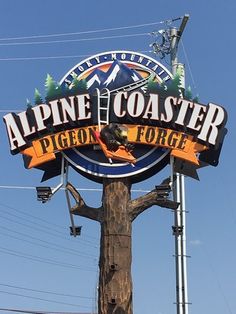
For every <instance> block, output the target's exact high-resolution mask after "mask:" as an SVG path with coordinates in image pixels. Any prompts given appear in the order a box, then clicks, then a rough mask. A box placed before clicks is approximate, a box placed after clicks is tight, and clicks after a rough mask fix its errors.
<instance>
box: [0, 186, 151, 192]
mask: <svg viewBox="0 0 236 314" xmlns="http://www.w3.org/2000/svg"><path fill="white" fill-rule="evenodd" d="M0 189H16V190H18V189H19V190H35V186H19V185H0ZM63 189H64V188H61V190H63ZM76 190H78V191H85V192H102V189H95V188H91V189H90V188H80V187H78V188H76ZM131 192H135V193H148V192H150V190H142V189H132V190H131Z"/></svg>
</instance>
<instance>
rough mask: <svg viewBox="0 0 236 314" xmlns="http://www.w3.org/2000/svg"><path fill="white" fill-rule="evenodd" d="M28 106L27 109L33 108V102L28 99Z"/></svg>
mask: <svg viewBox="0 0 236 314" xmlns="http://www.w3.org/2000/svg"><path fill="white" fill-rule="evenodd" d="M26 105H27V108H32V107H33V106H32V104H31V101H30V100H29V99H28V98H27V99H26Z"/></svg>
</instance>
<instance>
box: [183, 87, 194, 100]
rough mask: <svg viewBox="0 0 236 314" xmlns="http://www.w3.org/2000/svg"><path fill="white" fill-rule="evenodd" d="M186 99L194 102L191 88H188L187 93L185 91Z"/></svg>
mask: <svg viewBox="0 0 236 314" xmlns="http://www.w3.org/2000/svg"><path fill="white" fill-rule="evenodd" d="M184 98H185V99H187V100H192V98H193V95H192V90H191V87H190V86H188V87H187V88H186V89H185V91H184Z"/></svg>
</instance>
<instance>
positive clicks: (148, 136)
mask: <svg viewBox="0 0 236 314" xmlns="http://www.w3.org/2000/svg"><path fill="white" fill-rule="evenodd" d="M181 75H182V74H181V71H179V72H178V71H177V74H176V75H175V76H174V77H173V76H172V75H171V73H170V72H169V71H168V70H167V69H166V68H165V67H164V66H163V65H162V64H160V63H159V62H157V61H156V60H154V59H152V58H150V57H149V56H146V55H143V54H140V53H136V52H130V51H112V52H106V53H101V54H98V55H95V56H92V57H90V58H88V59H86V60H84V61H82V62H80V63H79V64H77V65H76V66H75V67H74V68H72V69H71V70H70V71H69V72H68V73H67V74H66V75H65V76H64V77H63V79H62V80H61V82H60V83H59V84H57V83H55V82H54V81H53V79H52V78H51V77H50V76H49V75H48V77H47V80H46V84H45V85H46V93H47V95H46V97H45V101H43V100H42V98H41V95H40V94H39V92H38V91H36V95H35V105H34V106H33V105H30V106H28V108H27V110H25V111H22V112H20V113H18V114H15V113H9V114H7V115H5V116H4V121H5V124H6V129H7V133H8V137H9V143H10V150H11V153H12V154H16V153H19V152H20V153H22V154H23V155H24V160H25V165H26V167H27V168H32V167H37V168H40V169H42V170H44V171H45V173H46V176H45V177H44V178H49V177H51V176H54V175H56V174H57V169H59V168H60V162H61V154H63V155H64V157H65V158H66V159H67V160H68V162H69V163H70V165H71V166H72V167H73V168H74V169H76V170H77V171H78V172H80V173H81V174H83V175H84V176H87V177H89V178H90V179H92V180H95V181H101V180H102V178H103V177H110V178H119V177H127V176H129V177H130V178H131V180H132V181H133V182H137V181H141V180H143V179H144V178H146V177H148V176H150V175H153V174H155V173H156V172H158V171H160V170H161V169H162V168H163V167H165V166H166V164H167V163H168V162H169V158H170V155H171V156H174V157H176V159H177V160H178V159H179V160H181V161H183V162H185V163H187V164H190V165H193V167H194V166H195V167H197V166H199V165H200V163H201V162H205V163H206V164H211V165H214V166H215V165H217V164H218V159H219V154H220V150H221V146H222V143H223V139H224V135H225V134H226V129H225V123H226V112H225V110H224V109H223V107H221V106H219V105H217V104H214V103H209V104H208V105H203V104H200V103H199V102H198V100H197V99H193V97H192V95H190V93H189V92H188V93H186V92H185V90H184V89H183V88H182V86H181V79H182V77H181Z"/></svg>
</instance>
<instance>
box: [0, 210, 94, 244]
mask: <svg viewBox="0 0 236 314" xmlns="http://www.w3.org/2000/svg"><path fill="white" fill-rule="evenodd" d="M0 217H1V218H3V219H5V220H8V221H10V222H13V223H16V224H18V225H21V226H24V227H27V228H30V229H33V230H36V231H40V232H42V231H43V232H44V233H46V234H49V235H51V236H53V237H57V238H60V239H63V240H66V241H70V242H71V240H70V239H67V238H65V237H63V236H60V235H59V234H55V233H53V232H49V231H45V230H43V229H42V228H39V227H33V226H30V225H28V224H25V223H21V222H19V221H15V220H13V219H10V218H7V217H4V216H2V215H1V216H0ZM80 241H82V240H80ZM83 242H85V243H83ZM83 242H82V243H81V244H84V245H86V246H90V247H92V248H97V246H95V245H92V244H91V243H89V242H88V241H86V240H83Z"/></svg>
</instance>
